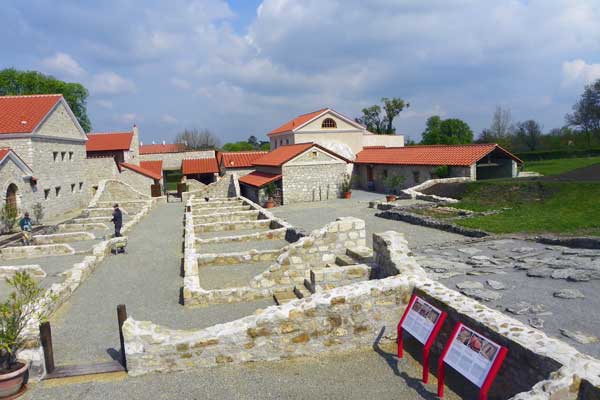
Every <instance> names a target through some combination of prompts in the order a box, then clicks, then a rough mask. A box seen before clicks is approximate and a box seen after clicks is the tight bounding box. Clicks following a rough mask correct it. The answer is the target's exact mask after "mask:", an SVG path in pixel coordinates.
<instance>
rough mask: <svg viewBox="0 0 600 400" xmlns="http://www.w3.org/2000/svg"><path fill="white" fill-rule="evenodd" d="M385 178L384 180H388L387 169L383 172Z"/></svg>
mask: <svg viewBox="0 0 600 400" xmlns="http://www.w3.org/2000/svg"><path fill="white" fill-rule="evenodd" d="M383 178H384V179H385V178H387V169H384V170H383Z"/></svg>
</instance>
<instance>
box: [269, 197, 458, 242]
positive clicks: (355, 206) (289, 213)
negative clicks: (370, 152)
mask: <svg viewBox="0 0 600 400" xmlns="http://www.w3.org/2000/svg"><path fill="white" fill-rule="evenodd" d="M365 193H368V192H360V191H353V192H352V197H353V198H352V199H350V200H343V199H336V200H329V201H323V202H315V203H297V204H290V205H285V206H281V207H276V208H273V209H272V210H271V211H272V212H273V214H275V215H276V216H278V217H280V218H283V219H285V220H286V221H287V222H289V223H290V224H292V225H294V226H296V227H299V228H302V229H304V230H305V231H306V232H307V233H310V232H311V231H312V230H314V229H318V228H322V227H323V226H324V225H325V224H327V223H329V222H332V221H335V219H336V218H338V217H356V218H360V219H362V220H364V221H365V223H366V225H367V227H366V229H367V245H368V246H371V242H372V234H373V233H374V232H384V231H388V230H393V231H398V232H402V233H404V234H405V235H406V239H407V240H408V243H409V244H410V246H411V247H414V246H421V245H426V244H433V243H445V242H449V241H454V240H460V239H463V238H464V237H463V236H461V235H456V234H453V233H448V232H443V231H439V230H437V229H431V228H425V227H422V226H418V225H412V224H408V223H405V222H401V221H393V220H389V219H385V218H379V217H376V216H375V213H377V212H379V210H377V209H374V208H369V204H368V201H367V200H368V199H369V196H368V195H365ZM370 195H371V196H370V197H371V198H375V199H381V198H382V195H375V194H370ZM415 203H418V202H416V201H413V200H401V201H398V204H406V205H409V204H415Z"/></svg>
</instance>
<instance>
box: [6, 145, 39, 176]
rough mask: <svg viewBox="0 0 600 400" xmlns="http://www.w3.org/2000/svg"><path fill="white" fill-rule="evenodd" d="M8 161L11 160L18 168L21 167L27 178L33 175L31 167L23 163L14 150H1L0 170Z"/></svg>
mask: <svg viewBox="0 0 600 400" xmlns="http://www.w3.org/2000/svg"><path fill="white" fill-rule="evenodd" d="M7 159H11V160H12V161H13V162H14V163H15V164H16V165H17V167H19V169H20V170H21V171H23V173H24V174H25V175H26V176H32V175H33V170H32V169H31V168H30V167H29V165H27V163H26V162H25V161H23V159H22V158H21V157H19V155H18V154H17V153H15V152H14V150H13V149H11V148H10V147H4V148H0V168H1V167H2V165H3V164H4V161H6V160H7Z"/></svg>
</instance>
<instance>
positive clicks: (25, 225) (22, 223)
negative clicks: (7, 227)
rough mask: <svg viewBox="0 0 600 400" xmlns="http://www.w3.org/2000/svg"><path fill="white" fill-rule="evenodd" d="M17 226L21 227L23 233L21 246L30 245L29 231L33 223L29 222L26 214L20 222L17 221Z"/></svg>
mask: <svg viewBox="0 0 600 400" xmlns="http://www.w3.org/2000/svg"><path fill="white" fill-rule="evenodd" d="M19 226H20V227H21V231H22V232H23V236H22V241H23V244H24V245H26V246H29V244H30V243H31V230H32V227H33V223H32V222H31V218H29V213H28V212H26V213H25V215H24V216H23V218H21V220H20V221H19Z"/></svg>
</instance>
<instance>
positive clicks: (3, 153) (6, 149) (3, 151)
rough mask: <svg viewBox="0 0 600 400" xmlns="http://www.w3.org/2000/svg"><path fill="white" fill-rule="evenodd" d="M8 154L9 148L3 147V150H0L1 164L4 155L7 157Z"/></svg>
mask: <svg viewBox="0 0 600 400" xmlns="http://www.w3.org/2000/svg"><path fill="white" fill-rule="evenodd" d="M8 153H10V148H8V147H5V148H3V149H0V162H1V161H2V160H4V157H6V155H7V154H8Z"/></svg>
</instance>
